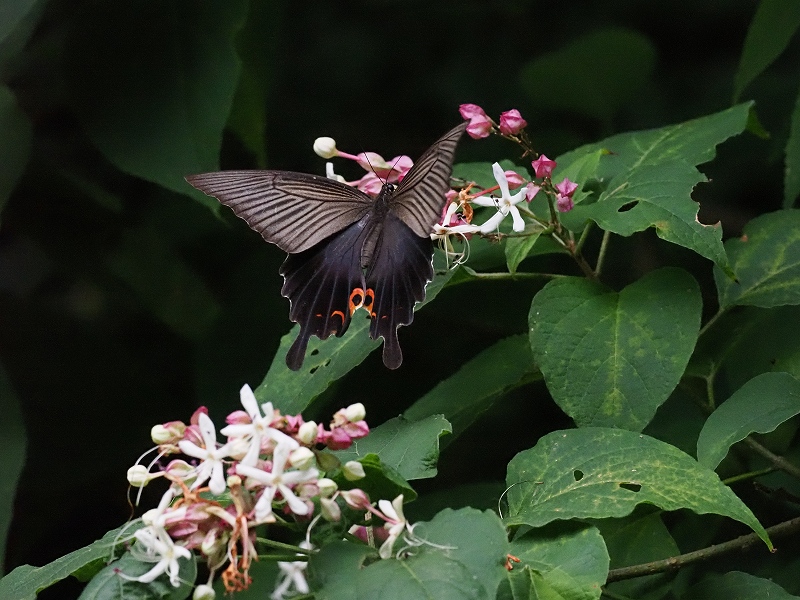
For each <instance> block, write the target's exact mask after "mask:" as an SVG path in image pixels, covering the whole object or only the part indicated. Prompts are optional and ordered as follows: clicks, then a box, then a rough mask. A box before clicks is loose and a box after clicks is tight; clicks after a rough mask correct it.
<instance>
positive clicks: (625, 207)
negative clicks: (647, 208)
mask: <svg viewBox="0 0 800 600" xmlns="http://www.w3.org/2000/svg"><path fill="white" fill-rule="evenodd" d="M637 204H639V201H638V200H634V201H633V202H627V203H625V204H623V205H622V206H620V207H619V208H618V209H617V212H621V213H623V212H628V211H629V210H631V209H632V208H633V207H634V206H636V205H637Z"/></svg>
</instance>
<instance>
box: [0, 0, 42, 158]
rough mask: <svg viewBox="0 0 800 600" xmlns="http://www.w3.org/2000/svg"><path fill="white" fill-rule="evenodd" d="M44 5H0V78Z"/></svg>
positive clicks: (13, 1) (24, 0)
mask: <svg viewBox="0 0 800 600" xmlns="http://www.w3.org/2000/svg"><path fill="white" fill-rule="evenodd" d="M46 5H47V0H5V1H4V2H2V3H0V76H4V75H5V73H4V71H5V67H6V63H7V62H8V61H9V59H10V58H12V57H13V56H15V55H16V54H17V53H18V52H19V51H20V50H21V49H22V48H23V47H24V46H25V43H26V42H27V41H28V39H29V38H30V36H31V34H32V33H33V30H34V28H35V27H36V25H37V23H38V22H39V18H40V17H41V15H42V11H43V10H44V8H45V6H46ZM0 131H3V129H0ZM3 156H8V155H7V154H3Z"/></svg>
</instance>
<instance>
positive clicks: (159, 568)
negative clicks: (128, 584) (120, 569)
mask: <svg viewBox="0 0 800 600" xmlns="http://www.w3.org/2000/svg"><path fill="white" fill-rule="evenodd" d="M133 535H134V537H135V538H136V542H137V543H136V546H134V548H136V549H137V552H136V554H138V556H137V558H139V559H141V560H144V561H147V562H155V563H156V564H155V565H154V566H153V568H152V569H150V570H149V571H148V572H147V573H144V574H143V575H139V576H138V577H130V576H128V575H124V574H120V575H121V576H122V577H124V578H125V579H129V580H131V581H139V582H141V583H150V582H151V581H154V580H155V579H156V578H157V577H158V576H159V575H161V574H162V573H169V582H170V583H171V584H172V585H173V587H178V586H180V584H181V580H180V577H179V575H180V568H181V567H180V565H179V564H178V559H180V558H191V556H192V553H191V552H190V551H189V550H187V549H186V548H184V547H183V546H178V545H176V544H175V542H173V541H172V538H170V537H169V536H168V535H160V534H158V533H157V531H156V529H154V528H152V527H143V528H142V529H139V530H138V531H137V532H136V533H134V534H133Z"/></svg>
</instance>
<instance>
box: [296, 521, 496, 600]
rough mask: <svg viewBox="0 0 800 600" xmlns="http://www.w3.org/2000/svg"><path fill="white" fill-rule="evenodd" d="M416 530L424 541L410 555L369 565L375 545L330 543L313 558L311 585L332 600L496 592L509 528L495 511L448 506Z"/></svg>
mask: <svg viewBox="0 0 800 600" xmlns="http://www.w3.org/2000/svg"><path fill="white" fill-rule="evenodd" d="M414 535H415V537H417V538H419V539H422V540H424V541H425V542H424V543H423V544H422V545H420V546H416V547H414V548H413V549H412V550H411V552H410V554H411V555H410V556H409V557H407V558H405V559H403V560H398V559H394V558H392V559H386V560H379V561H377V562H373V563H372V564H369V565H368V566H364V563H365V561H366V559H367V558H368V557H370V555H373V553H374V550H372V549H370V548H368V547H366V546H362V545H357V544H353V543H349V542H339V543H334V544H329V545H327V546H325V547H324V548H323V549H322V550H321V551H320V552H319V553H318V554H315V555H313V556H312V557H311V560H310V561H309V571H310V575H311V578H312V585H313V587H315V588H317V587H319V591H318V592H316V594H315V596H316V597H317V598H320V599H328V598H330V599H331V600H333V599H335V600H347V599H355V598H380V599H381V600H393V599H398V600H401V599H402V600H415V599H426V600H429V599H431V598H436V599H437V600H447V599H451V598H452V599H453V600H462V599H470V598H474V599H478V598H480V599H485V598H493V597H494V595H495V591H496V589H497V586H498V584H499V583H500V580H501V578H502V577H503V573H504V572H505V571H504V569H503V563H504V561H505V555H506V553H507V552H508V542H507V540H506V533H505V529H504V528H503V524H502V523H501V522H500V519H498V518H497V516H496V515H495V514H494V513H492V512H490V511H486V512H480V511H477V510H475V509H471V508H465V509H461V510H458V511H453V510H445V511H442V512H441V513H439V514H438V515H436V516H435V517H434V518H433V519H432V520H431V521H429V522H420V523H417V524H416V525H415V528H414ZM437 546H438V547H437ZM395 549H396V550H399V549H400V547H399V546H398V545H396V546H395Z"/></svg>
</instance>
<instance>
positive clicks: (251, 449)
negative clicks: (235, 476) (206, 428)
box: [220, 383, 300, 467]
mask: <svg viewBox="0 0 800 600" xmlns="http://www.w3.org/2000/svg"><path fill="white" fill-rule="evenodd" d="M239 399H240V400H241V402H242V406H243V407H244V409H245V411H247V414H248V415H250V423H236V424H234V425H228V426H227V427H223V428H222V429H221V430H220V433H221V434H222V435H225V436H228V438H234V439H229V443H232V444H236V445H237V447H238V446H240V445H241V442H240V440H246V441H247V442H248V444H249V446H248V449H247V454H245V456H244V458H243V459H242V460H241V462H240V464H241V465H248V466H250V467H252V466H255V464H256V463H257V462H258V455H259V454H260V453H261V441H262V439H263V438H265V437H267V438H271V439H273V440H274V441H275V443H276V444H278V445H281V444H285V445H288V447H289V448H290V450H294V449H295V448H297V447H299V446H300V444H299V443H298V442H297V440H295V439H293V438H292V437H290V436H288V435H286V434H285V433H283V432H282V431H278V430H277V429H274V428H273V427H271V424H272V419H273V417H274V414H275V410H274V409H273V408H272V402H267V403H265V404H262V405H261V408H262V409H263V410H264V415H263V416H262V415H261V410H260V409H259V407H258V402H257V401H256V397H255V394H253V390H251V389H250V386H249V385H247V384H246V383H245V384H244V385H243V386H242V389H241V390H240V391H239Z"/></svg>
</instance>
